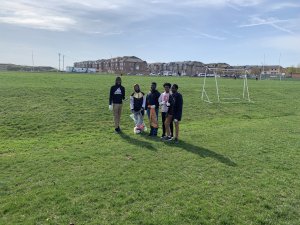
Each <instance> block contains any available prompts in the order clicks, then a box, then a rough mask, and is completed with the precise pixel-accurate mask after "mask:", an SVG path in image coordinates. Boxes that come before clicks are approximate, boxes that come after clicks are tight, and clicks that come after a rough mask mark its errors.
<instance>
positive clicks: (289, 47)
mask: <svg viewBox="0 0 300 225" xmlns="http://www.w3.org/2000/svg"><path fill="white" fill-rule="evenodd" d="M32 52H33V55H34V63H35V65H50V66H54V67H58V53H59V52H61V53H62V54H65V64H66V65H72V64H73V62H74V61H81V60H96V59H101V58H110V57H116V56H124V55H135V56H137V57H140V58H142V59H144V60H146V61H147V62H170V61H182V60H197V61H201V62H204V63H211V62H226V63H229V64H231V65H245V64H248V65H251V64H256V65H257V64H258V65H261V64H262V63H263V62H264V55H265V62H266V64H273V65H274V64H278V63H279V61H280V62H281V65H283V66H290V65H298V64H300V1H299V0H287V1H279V0H186V1H184V0H181V1H175V0H45V1H40V0H14V1H12V0H0V63H16V64H24V65H31V64H32V57H31V55H32ZM280 54H281V57H280ZM279 59H280V60H279Z"/></svg>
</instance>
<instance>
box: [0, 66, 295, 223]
mask: <svg viewBox="0 0 300 225" xmlns="http://www.w3.org/2000/svg"><path fill="white" fill-rule="evenodd" d="M114 79H115V77H114V76H108V75H74V74H56V73H51V74H47V73H45V74H31V73H23V74H22V73H4V72H1V73H0V171H1V175H0V224H23V225H25V224H70V223H74V224H76V225H77V224H198V225H199V224H223V225H225V224H228V225H232V224H247V225H248V224H293V225H298V224H300V179H299V177H300V175H299V174H300V82H299V81H268V80H265V81H254V80H250V81H249V89H250V97H251V100H252V101H253V103H245V102H241V103H239V104H207V103H204V102H202V101H201V98H200V95H201V87H202V86H201V82H202V81H203V80H202V79H199V78H176V77H174V78H172V77H170V78H162V77H155V78H153V77H133V76H132V77H123V84H124V86H125V87H126V90H127V93H126V95H127V96H129V95H130V93H131V91H132V86H133V84H134V83H140V84H141V87H142V89H143V90H144V91H145V92H147V91H148V89H149V87H150V83H151V82H152V81H156V82H157V83H158V85H159V89H160V91H161V90H162V88H161V86H162V84H163V83H164V82H165V81H170V82H172V83H177V84H178V85H179V91H180V92H181V93H182V94H183V98H184V112H183V121H182V123H181V135H180V138H181V142H180V143H179V144H178V145H176V144H168V143H162V142H161V141H160V140H158V139H153V138H148V136H146V135H134V134H133V122H132V121H131V119H130V118H129V103H128V102H126V103H125V106H124V110H123V117H122V126H121V128H122V129H123V134H121V135H117V134H114V133H113V121H112V115H111V113H110V112H109V111H108V92H109V88H110V86H111V85H112V84H113V83H114ZM219 85H220V94H221V96H225V95H226V96H231V95H232V96H233V97H237V96H241V95H242V89H243V86H242V80H231V79H230V80H225V79H220V80H219ZM207 86H208V94H209V96H210V97H211V99H212V100H215V99H216V98H215V95H214V81H213V80H208V83H207Z"/></svg>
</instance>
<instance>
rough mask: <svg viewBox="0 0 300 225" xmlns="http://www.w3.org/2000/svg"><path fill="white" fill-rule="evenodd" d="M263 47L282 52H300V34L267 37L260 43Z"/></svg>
mask: <svg viewBox="0 0 300 225" xmlns="http://www.w3.org/2000/svg"><path fill="white" fill-rule="evenodd" d="M261 43H262V45H263V46H266V47H269V48H275V49H278V50H281V51H283V52H286V51H288V52H294V53H299V52H300V45H299V43H300V34H296V35H283V36H278V37H268V38H264V39H263V40H262V41H261Z"/></svg>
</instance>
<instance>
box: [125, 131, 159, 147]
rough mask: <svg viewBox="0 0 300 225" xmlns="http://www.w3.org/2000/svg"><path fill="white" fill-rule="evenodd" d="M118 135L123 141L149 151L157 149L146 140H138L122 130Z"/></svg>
mask: <svg viewBox="0 0 300 225" xmlns="http://www.w3.org/2000/svg"><path fill="white" fill-rule="evenodd" d="M119 135H120V137H121V138H122V139H123V140H124V141H127V142H128V143H129V144H131V145H136V146H138V147H144V148H147V149H149V150H151V151H157V149H156V148H155V147H154V146H153V145H152V144H151V143H149V142H147V141H142V140H138V139H136V138H132V137H130V136H129V135H127V134H125V133H123V132H122V133H120V134H119Z"/></svg>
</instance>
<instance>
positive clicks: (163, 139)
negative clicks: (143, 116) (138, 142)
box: [161, 136, 173, 141]
mask: <svg viewBox="0 0 300 225" xmlns="http://www.w3.org/2000/svg"><path fill="white" fill-rule="evenodd" d="M161 140H162V141H172V140H173V138H172V137H168V136H165V137H163V138H162V139H161Z"/></svg>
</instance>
